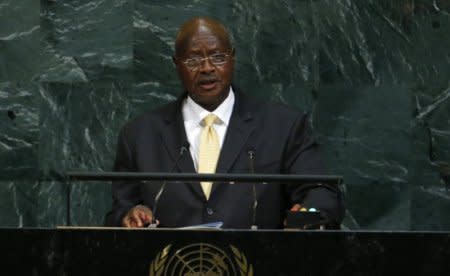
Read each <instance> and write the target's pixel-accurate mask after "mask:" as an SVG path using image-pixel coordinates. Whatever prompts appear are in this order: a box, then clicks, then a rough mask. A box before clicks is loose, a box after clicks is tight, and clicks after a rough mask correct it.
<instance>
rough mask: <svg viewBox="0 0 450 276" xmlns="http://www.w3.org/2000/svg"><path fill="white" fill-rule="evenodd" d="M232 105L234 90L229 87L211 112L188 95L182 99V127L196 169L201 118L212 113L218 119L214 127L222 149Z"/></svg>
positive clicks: (201, 127) (201, 125) (201, 126)
mask: <svg viewBox="0 0 450 276" xmlns="http://www.w3.org/2000/svg"><path fill="white" fill-rule="evenodd" d="M233 106H234V92H233V89H232V88H231V87H230V93H228V97H227V98H226V99H225V100H224V101H223V102H222V103H221V104H220V105H219V106H218V107H217V108H216V109H215V110H214V111H212V112H209V111H208V110H206V109H204V108H203V107H201V106H200V105H198V104H197V103H196V102H194V100H192V98H191V97H190V96H187V97H186V99H185V100H184V102H183V105H182V108H181V111H182V114H183V120H184V128H185V130H186V135H187V139H188V142H189V145H190V146H189V150H190V152H191V156H192V160H193V161H194V166H195V170H197V169H198V152H199V150H200V134H201V132H202V129H203V122H202V120H203V118H205V117H206V116H207V115H208V114H210V113H213V114H214V115H216V116H217V117H218V120H216V122H214V129H215V130H216V132H217V135H218V136H219V140H220V148H221V149H222V145H223V140H224V139H225V134H226V133H227V128H228V124H229V122H230V117H231V113H232V111H233Z"/></svg>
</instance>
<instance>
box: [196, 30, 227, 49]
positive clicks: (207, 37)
mask: <svg viewBox="0 0 450 276" xmlns="http://www.w3.org/2000/svg"><path fill="white" fill-rule="evenodd" d="M221 44H222V43H221V41H220V39H219V38H218V37H216V36H215V35H213V34H207V33H201V34H197V35H194V36H192V37H191V39H190V41H189V45H188V47H190V48H195V47H201V46H210V47H211V46H223V45H221Z"/></svg>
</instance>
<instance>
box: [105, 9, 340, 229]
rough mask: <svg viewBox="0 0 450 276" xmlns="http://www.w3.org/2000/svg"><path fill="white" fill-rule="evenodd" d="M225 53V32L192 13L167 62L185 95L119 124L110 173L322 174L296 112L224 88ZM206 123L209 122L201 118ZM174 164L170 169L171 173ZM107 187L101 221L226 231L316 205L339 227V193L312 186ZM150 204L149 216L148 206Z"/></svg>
mask: <svg viewBox="0 0 450 276" xmlns="http://www.w3.org/2000/svg"><path fill="white" fill-rule="evenodd" d="M234 55H235V50H234V48H233V47H232V45H231V42H230V38H229V35H228V32H227V31H226V29H225V28H224V27H223V26H222V25H221V24H220V23H219V22H217V21H215V20H213V19H210V18H205V17H199V18H193V19H191V20H189V21H188V22H186V23H185V24H184V25H183V26H182V27H181V28H180V30H179V32H178V34H177V38H176V43H175V55H174V58H173V61H174V64H175V66H176V69H177V72H178V74H179V76H180V79H181V82H182V84H183V86H184V88H185V90H186V93H185V94H184V95H183V96H181V97H180V98H179V99H178V100H177V101H175V102H172V103H169V104H167V105H165V106H163V107H161V108H159V109H156V110H154V111H150V112H148V113H145V114H143V115H142V116H140V117H138V118H136V119H135V120H133V121H131V122H129V123H128V124H126V125H125V126H124V127H123V129H122V130H121V132H120V135H119V139H118V147H117V155H116V161H115V168H114V169H115V170H116V171H131V172H169V171H172V170H173V171H175V172H185V173H188V172H192V173H193V172H204V173H212V172H217V173H250V172H254V173H270V174H322V173H325V171H324V169H323V165H322V162H321V160H320V157H319V154H318V149H317V144H316V143H315V142H314V140H313V137H312V134H311V130H310V128H309V125H308V118H307V116H306V115H305V114H303V113H300V112H298V111H296V110H294V109H291V108H288V107H285V106H282V105H277V104H273V103H260V102H257V101H254V100H251V99H249V98H248V97H247V96H245V95H244V94H243V93H242V92H241V91H239V90H238V89H237V88H236V87H234V86H232V85H231V82H232V75H233V69H234ZM208 118H209V119H208ZM174 165H176V166H175V168H172V167H173V166H174ZM160 187H161V185H157V184H155V183H153V184H152V183H114V184H113V208H112V210H111V211H110V212H109V213H108V214H107V217H106V223H107V224H108V225H115V226H125V227H143V226H145V225H147V224H149V223H151V222H152V221H154V219H157V221H158V223H159V226H161V227H180V226H188V225H196V224H202V223H207V222H214V221H221V222H223V223H224V225H223V227H226V228H250V226H251V225H252V224H256V225H257V226H258V227H259V228H272V229H274V228H281V227H283V220H284V218H285V213H286V211H287V210H288V209H291V210H299V209H300V208H302V207H306V208H311V207H314V208H316V209H319V210H320V211H322V212H323V213H324V214H326V217H327V218H328V219H330V220H331V221H332V222H334V223H336V224H339V223H340V221H341V220H342V217H343V212H344V210H343V207H342V202H341V197H340V194H339V191H338V190H337V189H335V188H333V187H328V186H318V185H301V184H299V185H283V184H261V185H256V186H255V187H256V198H257V201H258V206H257V209H256V212H254V210H253V208H252V206H253V203H254V193H253V192H254V190H253V188H254V186H253V185H251V184H238V183H237V184H229V183H209V182H202V183H186V184H184V185H180V184H179V183H167V184H166V186H165V188H164V191H163V192H162V194H161V196H160V198H159V201H158V205H157V206H154V203H155V202H154V200H155V196H156V194H157V193H158V191H160ZM155 207H157V211H156V214H154V213H153V211H152V210H154V208H155Z"/></svg>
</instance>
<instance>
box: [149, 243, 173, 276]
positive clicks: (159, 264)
mask: <svg viewBox="0 0 450 276" xmlns="http://www.w3.org/2000/svg"><path fill="white" fill-rule="evenodd" d="M171 247H172V245H171V244H169V245H168V246H166V247H164V249H163V250H162V251H161V252H159V253H158V255H156V258H155V259H154V260H153V262H152V263H151V264H150V274H149V275H150V276H161V275H162V273H163V272H164V267H165V263H166V261H167V256H168V255H169V251H170V248H171Z"/></svg>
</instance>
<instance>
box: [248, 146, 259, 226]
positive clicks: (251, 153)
mask: <svg viewBox="0 0 450 276" xmlns="http://www.w3.org/2000/svg"><path fill="white" fill-rule="evenodd" d="M248 159H249V161H250V172H251V173H252V174H254V173H255V166H254V159H255V152H254V151H253V150H250V151H248ZM252 194H253V206H252V226H251V229H252V230H256V229H258V226H257V225H256V208H257V207H258V200H257V198H256V184H255V183H253V185H252Z"/></svg>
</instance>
